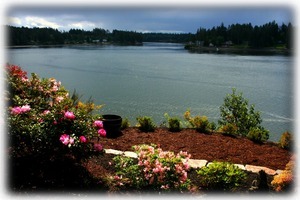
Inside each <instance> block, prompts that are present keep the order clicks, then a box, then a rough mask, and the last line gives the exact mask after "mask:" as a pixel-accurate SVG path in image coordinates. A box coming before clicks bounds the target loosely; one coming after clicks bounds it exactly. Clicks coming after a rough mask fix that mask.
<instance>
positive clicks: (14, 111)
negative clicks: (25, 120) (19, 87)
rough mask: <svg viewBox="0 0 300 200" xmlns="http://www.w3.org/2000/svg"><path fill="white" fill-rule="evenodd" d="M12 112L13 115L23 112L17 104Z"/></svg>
mask: <svg viewBox="0 0 300 200" xmlns="http://www.w3.org/2000/svg"><path fill="white" fill-rule="evenodd" d="M10 113H11V114H12V115H18V114H20V113H22V110H21V108H20V107H19V106H17V107H13V108H12V109H11V111H10Z"/></svg>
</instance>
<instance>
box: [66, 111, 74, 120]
mask: <svg viewBox="0 0 300 200" xmlns="http://www.w3.org/2000/svg"><path fill="white" fill-rule="evenodd" d="M65 118H66V119H70V120H73V119H75V115H74V113H73V112H71V111H67V112H65Z"/></svg>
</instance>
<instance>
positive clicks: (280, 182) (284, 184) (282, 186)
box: [271, 160, 295, 192]
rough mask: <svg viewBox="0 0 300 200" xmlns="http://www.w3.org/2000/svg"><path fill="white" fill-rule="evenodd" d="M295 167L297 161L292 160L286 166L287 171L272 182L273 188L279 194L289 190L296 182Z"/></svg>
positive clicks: (276, 176) (275, 177)
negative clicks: (294, 181)
mask: <svg viewBox="0 0 300 200" xmlns="http://www.w3.org/2000/svg"><path fill="white" fill-rule="evenodd" d="M294 167H295V161H294V160H291V161H290V162H288V163H287V164H286V167H285V169H284V170H283V171H282V172H281V173H280V174H277V175H275V176H274V179H273V180H272V182H271V185H272V187H273V188H274V190H275V191H277V192H283V191H286V190H288V189H289V188H290V187H291V185H292V183H293V180H294V175H293V169H294Z"/></svg>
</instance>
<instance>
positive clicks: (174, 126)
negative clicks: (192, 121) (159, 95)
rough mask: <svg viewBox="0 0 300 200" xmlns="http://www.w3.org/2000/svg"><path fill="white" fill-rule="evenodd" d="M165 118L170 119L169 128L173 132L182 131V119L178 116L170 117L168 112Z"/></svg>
mask: <svg viewBox="0 0 300 200" xmlns="http://www.w3.org/2000/svg"><path fill="white" fill-rule="evenodd" d="M164 116H165V118H166V119H167V121H168V129H169V131H171V132H179V131H181V129H182V128H181V122H180V119H178V118H176V117H170V116H169V115H168V114H167V113H165V114H164Z"/></svg>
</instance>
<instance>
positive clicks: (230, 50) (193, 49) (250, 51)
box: [6, 43, 294, 56]
mask: <svg viewBox="0 0 300 200" xmlns="http://www.w3.org/2000/svg"><path fill="white" fill-rule="evenodd" d="M180 44H182V43H180ZM107 45H115V46H143V43H141V44H140V43H139V44H122V43H100V44H90V43H89V44H88V43H83V44H56V45H15V46H6V48H7V49H22V48H62V47H75V46H107ZM183 45H184V44H183ZM184 49H185V50H187V51H189V52H190V53H211V54H237V55H285V56H293V53H294V50H293V49H283V48H282V49H277V48H274V47H269V48H261V49H255V48H239V47H200V46H195V45H185V46H184Z"/></svg>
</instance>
